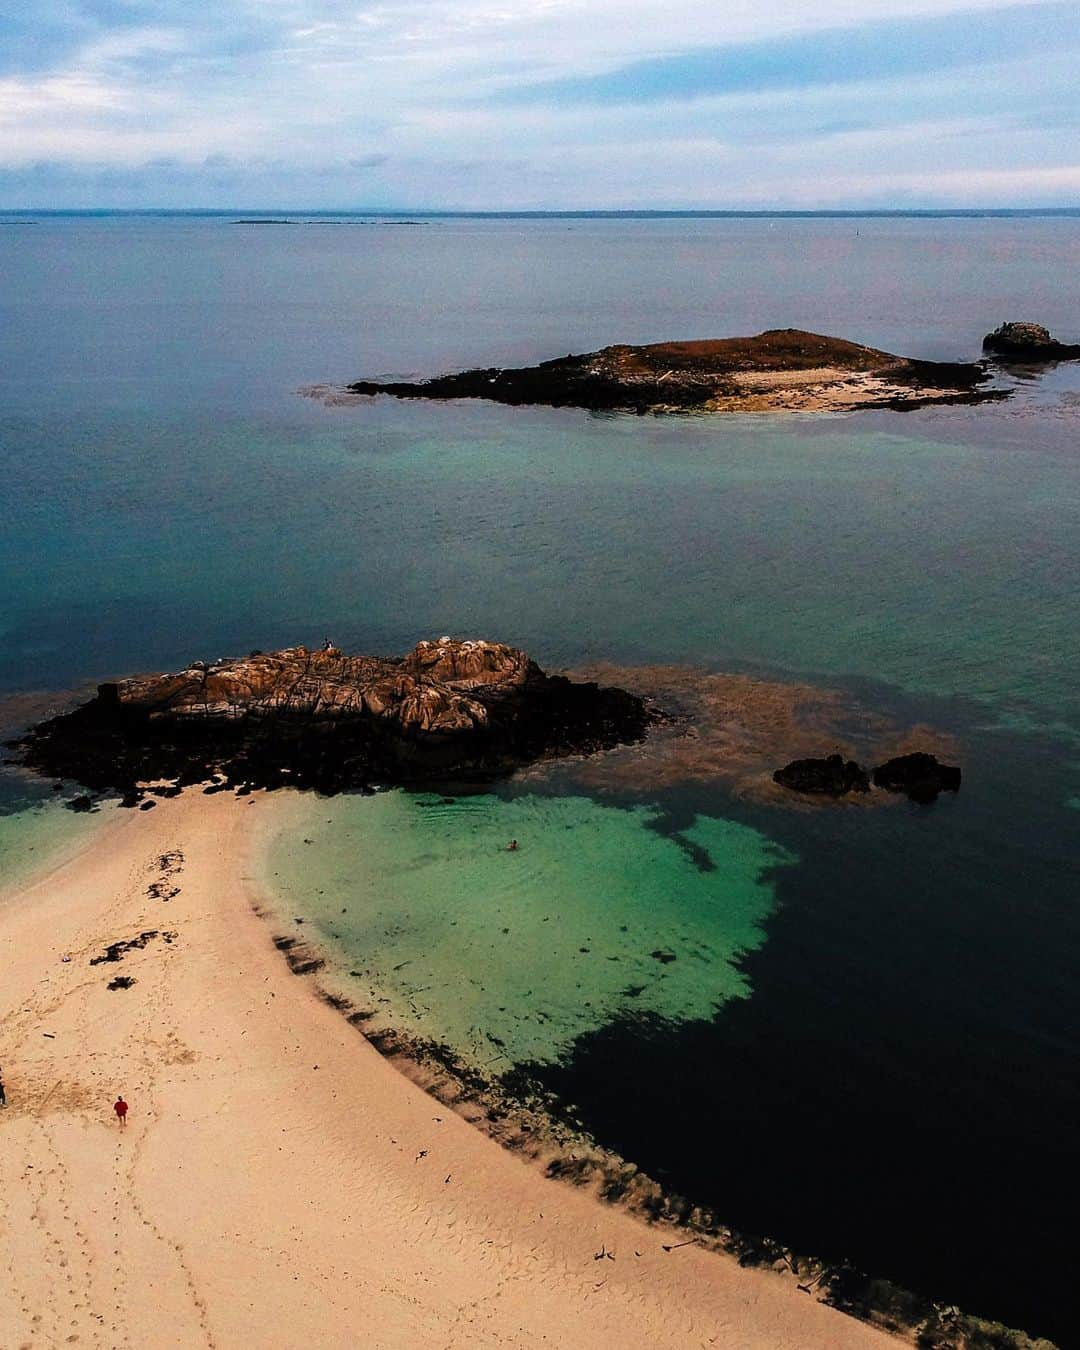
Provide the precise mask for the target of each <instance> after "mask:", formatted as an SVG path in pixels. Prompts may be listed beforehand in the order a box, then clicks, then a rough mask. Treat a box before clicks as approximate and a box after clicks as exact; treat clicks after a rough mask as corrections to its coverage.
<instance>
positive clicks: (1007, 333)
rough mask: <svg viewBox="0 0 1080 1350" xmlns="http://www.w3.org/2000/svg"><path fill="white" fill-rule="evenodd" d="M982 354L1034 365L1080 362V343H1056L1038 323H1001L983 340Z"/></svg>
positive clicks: (1048, 331) (1047, 329) (1046, 329)
mask: <svg viewBox="0 0 1080 1350" xmlns="http://www.w3.org/2000/svg"><path fill="white" fill-rule="evenodd" d="M983 351H984V352H989V353H990V354H991V355H992V356H996V357H1004V358H1005V359H1007V360H1009V359H1011V360H1013V361H1026V362H1033V363H1035V364H1042V363H1043V362H1047V363H1049V362H1052V361H1080V343H1077V342H1059V341H1058V340H1057V338H1056V337H1053V336H1052V335H1051V333H1050V330H1049V328H1044V327H1043V326H1042V324H1040V323H1017V322H1013V323H1003V324H1002V325H1001V327H1000V328H995V329H994V331H993V332H992V333H987V335H986V336H985V337H984V338H983Z"/></svg>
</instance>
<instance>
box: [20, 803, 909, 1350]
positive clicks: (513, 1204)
mask: <svg viewBox="0 0 1080 1350" xmlns="http://www.w3.org/2000/svg"><path fill="white" fill-rule="evenodd" d="M274 809H275V808H274V803H273V801H272V800H267V799H265V798H247V799H244V798H240V799H233V798H232V797H230V796H228V795H227V794H221V795H217V796H211V797H204V796H202V795H201V794H199V793H197V792H195V793H189V794H185V796H184V797H182V798H179V799H177V800H174V801H167V802H162V803H161V804H159V805H158V806H157V807H156V809H154V810H153V811H147V812H139V811H132V812H119V813H117V820H116V822H115V823H114V824H110V825H108V826H107V827H105V829H104V830H103V831H102V832H101V833H100V834H99V835H98V836H97V837H96V838H95V839H94V840H93V841H92V842H91V843H90V844H89V845H88V846H87V847H86V848H85V849H84V850H83V851H82V852H81V853H79V854H77V855H76V856H74V857H69V858H67V859H66V860H64V861H62V862H61V863H60V864H59V865H58V866H56V867H54V868H53V869H52V870H51V871H50V872H48V873H46V874H39V876H38V877H37V878H36V879H35V880H34V881H32V882H31V883H30V884H26V885H24V886H23V887H22V889H21V890H19V891H15V892H10V893H9V894H7V895H5V896H4V897H2V898H0V1066H2V1068H3V1073H4V1080H5V1083H6V1085H7V1091H8V1101H9V1106H8V1107H7V1109H6V1110H0V1347H2V1348H3V1350H21V1348H23V1347H31V1346H33V1347H42V1346H48V1347H54V1346H55V1347H59V1346H64V1345H67V1344H71V1345H78V1346H80V1347H85V1346H94V1347H109V1348H110V1350H115V1348H119V1347H139V1350H144V1348H146V1347H152V1348H153V1350H157V1348H158V1347H166V1346H184V1347H187V1346H193V1347H194V1346H200V1347H201V1346H214V1347H218V1348H219V1350H225V1348H226V1347H230V1348H231V1347H259V1348H260V1350H262V1348H267V1350H269V1348H272V1347H300V1346H305V1347H318V1348H319V1350H324V1348H327V1347H343V1348H344V1347H357V1346H362V1347H364V1348H365V1350H382V1348H383V1347H408V1348H409V1350H426V1348H427V1347H431V1348H432V1350H434V1348H435V1347H438V1348H439V1350H448V1348H449V1347H457V1346H461V1347H489V1346H504V1347H505V1346H521V1347H534V1346H550V1347H609V1346H610V1347H615V1348H616V1350H632V1348H633V1347H642V1350H645V1347H649V1350H655V1348H657V1347H666V1346H671V1347H676V1346H678V1347H680V1350H685V1347H693V1346H718V1347H739V1348H740V1350H749V1347H756V1346H768V1347H799V1350H807V1348H809V1347H817V1346H820V1347H826V1346H827V1347H841V1346H853V1347H861V1346H868V1347H872V1346H878V1347H884V1346H887V1345H889V1344H895V1342H892V1341H891V1340H890V1339H889V1338H888V1337H886V1336H884V1335H883V1334H881V1333H879V1332H877V1331H874V1330H872V1329H870V1328H869V1327H866V1326H863V1325H862V1324H860V1323H858V1322H855V1321H853V1320H851V1319H849V1318H846V1317H843V1316H842V1315H840V1314H838V1313H836V1312H833V1311H832V1310H831V1309H828V1308H826V1307H824V1306H822V1305H821V1304H818V1303H816V1302H815V1301H813V1300H812V1299H811V1298H809V1297H807V1296H806V1295H805V1294H802V1293H799V1292H798V1291H797V1290H796V1289H795V1287H794V1285H793V1284H792V1283H791V1282H790V1281H785V1280H782V1279H781V1278H779V1277H778V1276H776V1275H773V1274H772V1273H770V1272H763V1271H747V1270H742V1269H740V1267H739V1266H738V1265H737V1264H736V1263H735V1262H734V1261H733V1260H731V1259H730V1258H727V1257H724V1256H718V1255H715V1254H712V1253H709V1252H706V1251H703V1250H700V1249H699V1248H697V1247H694V1246H689V1247H683V1248H681V1249H680V1250H678V1251H672V1252H668V1253H665V1252H664V1251H663V1249H662V1244H663V1243H664V1242H670V1241H671V1240H672V1236H671V1230H670V1229H669V1228H650V1227H649V1226H647V1225H646V1224H644V1223H642V1222H640V1221H639V1220H637V1219H635V1218H633V1217H631V1216H630V1215H629V1214H627V1213H625V1212H624V1211H622V1210H619V1209H617V1208H614V1207H612V1206H608V1205H604V1204H603V1203H601V1202H600V1201H598V1200H596V1199H594V1198H593V1197H592V1196H591V1195H588V1194H584V1193H582V1192H580V1191H576V1190H574V1189H573V1188H572V1187H571V1186H569V1185H567V1184H563V1183H559V1182H555V1181H549V1180H547V1179H545V1177H544V1176H543V1175H542V1173H541V1172H540V1171H539V1169H537V1168H536V1167H535V1166H532V1165H530V1164H528V1163H526V1162H524V1161H523V1160H522V1159H520V1158H519V1157H516V1156H515V1155H513V1154H510V1153H508V1152H506V1151H504V1150H503V1149H501V1148H500V1147H499V1146H498V1145H497V1144H496V1143H494V1142H493V1141H492V1140H491V1139H489V1138H487V1137H486V1136H484V1135H483V1134H481V1133H480V1132H479V1131H477V1130H475V1129H474V1128H472V1127H471V1126H470V1125H468V1124H467V1123H466V1122H465V1121H463V1120H462V1119H460V1118H459V1117H457V1116H455V1115H454V1114H452V1113H451V1112H449V1111H448V1110H446V1109H445V1108H444V1107H441V1106H440V1105H439V1104H438V1103H437V1102H436V1101H434V1100H433V1099H432V1098H430V1097H428V1096H426V1095H425V1094H424V1093H423V1092H422V1091H421V1090H420V1089H419V1088H418V1087H417V1086H416V1085H415V1084H413V1083H411V1082H410V1081H409V1080H408V1079H406V1078H405V1077H404V1076H403V1075H401V1074H399V1073H398V1072H397V1071H396V1070H395V1069H394V1068H393V1067H392V1066H391V1065H390V1064H389V1063H387V1062H386V1061H385V1060H383V1059H381V1058H380V1057H379V1055H378V1054H377V1053H376V1052H375V1051H374V1050H373V1049H372V1048H371V1047H370V1046H369V1045H368V1044H367V1043H366V1042H365V1041H364V1040H363V1038H362V1037H361V1036H360V1035H359V1034H358V1033H357V1032H356V1031H355V1030H353V1029H352V1028H351V1027H350V1026H349V1025H348V1024H347V1023H346V1022H345V1021H344V1019H343V1018H342V1017H341V1016H340V1015H339V1014H338V1013H336V1012H335V1011H334V1010H333V1009H331V1008H330V1007H328V1006H327V1005H326V1004H325V1003H323V1002H322V1001H321V1000H320V999H319V998H318V997H317V996H316V992H315V985H314V982H313V981H312V980H311V979H304V978H297V977H296V976H294V975H292V974H290V973H289V971H288V969H287V966H286V964H285V962H284V960H283V959H282V957H281V955H280V954H279V953H278V952H277V951H275V949H274V947H273V944H272V942H271V933H270V929H269V928H268V927H267V926H266V924H265V923H264V922H263V921H262V920H260V919H259V918H258V917H257V916H256V915H255V913H254V912H253V910H252V908H251V902H252V901H253V900H254V899H256V897H255V896H254V895H253V894H252V891H251V885H252V883H251V882H250V881H249V880H248V876H249V872H250V856H251V848H252V840H253V837H254V835H255V833H256V832H255V830H254V829H253V828H252V827H253V823H254V822H255V821H256V820H258V819H259V818H260V815H261V813H265V812H268V811H272V810H274ZM174 849H179V850H181V851H182V852H183V855H184V861H183V865H182V870H181V871H179V872H178V873H177V874H176V875H175V876H174V877H173V879H172V881H171V883H170V884H171V885H174V886H179V887H180V893H179V894H178V895H176V896H175V897H174V898H173V899H172V900H170V901H168V902H167V903H163V902H162V901H161V900H159V899H153V898H150V897H149V896H148V894H147V888H148V886H149V885H150V884H151V883H152V882H154V881H156V880H157V879H158V878H159V877H160V875H161V869H160V867H159V865H158V861H157V860H158V858H159V857H160V855H162V854H163V853H166V852H167V851H170V850H174ZM148 929H158V930H162V932H165V931H167V932H170V933H175V937H174V938H173V940H172V941H171V942H166V941H165V940H164V938H163V937H162V936H159V937H157V938H155V939H152V940H151V941H149V942H148V944H147V945H146V947H145V948H143V949H142V950H136V951H132V952H129V953H128V954H127V955H126V956H125V957H124V958H123V960H122V961H121V962H120V963H119V964H102V965H95V966H91V965H90V964H89V961H90V958H91V957H92V956H96V955H98V954H100V953H101V952H102V951H103V950H104V948H105V946H106V945H107V944H108V943H111V942H115V941H117V940H118V939H127V938H131V937H134V936H136V935H137V934H138V933H140V932H141V931H143V930H148ZM64 954H70V956H71V960H70V961H69V962H66V963H65V962H64V961H62V959H61V958H62V956H63V955H64ZM116 975H128V976H132V977H134V979H135V981H136V983H135V984H134V986H133V987H132V988H130V989H121V990H117V991H109V990H108V989H107V988H106V985H107V983H108V981H109V980H110V979H111V978H113V977H114V976H116ZM117 1092H123V1094H124V1095H125V1097H126V1098H127V1100H128V1102H129V1103H130V1107H131V1111H130V1116H129V1123H128V1126H127V1128H126V1130H123V1131H121V1130H120V1129H119V1127H118V1125H117V1123H116V1121H115V1119H114V1118H113V1114H112V1110H111V1103H112V1101H113V1099H114V1098H115V1096H116V1094H117ZM601 1246H603V1247H604V1248H606V1250H607V1251H609V1252H612V1253H613V1254H614V1256H615V1260H614V1261H609V1260H606V1259H602V1260H599V1261H597V1260H594V1254H595V1253H596V1252H598V1251H599V1250H600V1249H601Z"/></svg>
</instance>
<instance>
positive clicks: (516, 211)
mask: <svg viewBox="0 0 1080 1350" xmlns="http://www.w3.org/2000/svg"><path fill="white" fill-rule="evenodd" d="M27 215H38V216H139V215H169V216H185V215H187V216H236V215H245V216H264V217H267V218H270V217H280V216H293V215H298V216H378V217H383V216H418V217H424V218H426V219H440V218H442V219H447V218H459V219H460V218H464V219H485V218H487V219H508V218H509V219H545V218H549V219H573V218H585V217H590V218H610V219H616V218H638V219H641V218H650V217H651V218H659V219H663V218H668V219H678V218H682V219H694V218H701V219H709V218H712V219H767V218H790V219H807V218H814V217H821V218H829V217H832V218H843V219H853V218H854V219H857V218H874V217H878V218H886V219H887V218H890V217H891V218H898V217H913V216H927V217H932V218H942V217H972V218H978V217H986V216H998V217H1009V216H1080V205H1077V206H917V207H904V206H896V207H813V208H811V207H746V208H738V207H731V208H720V207H697V208H695V207H563V208H519V207H504V208H498V207H492V208H468V207H463V208H453V207H386V206H373V207H358V206H342V207H322V206H320V207H303V206H294V207H278V206H260V207H255V206H228V207H222V206H70V207H67V206H58V207H54V206H5V207H0V216H27Z"/></svg>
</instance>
